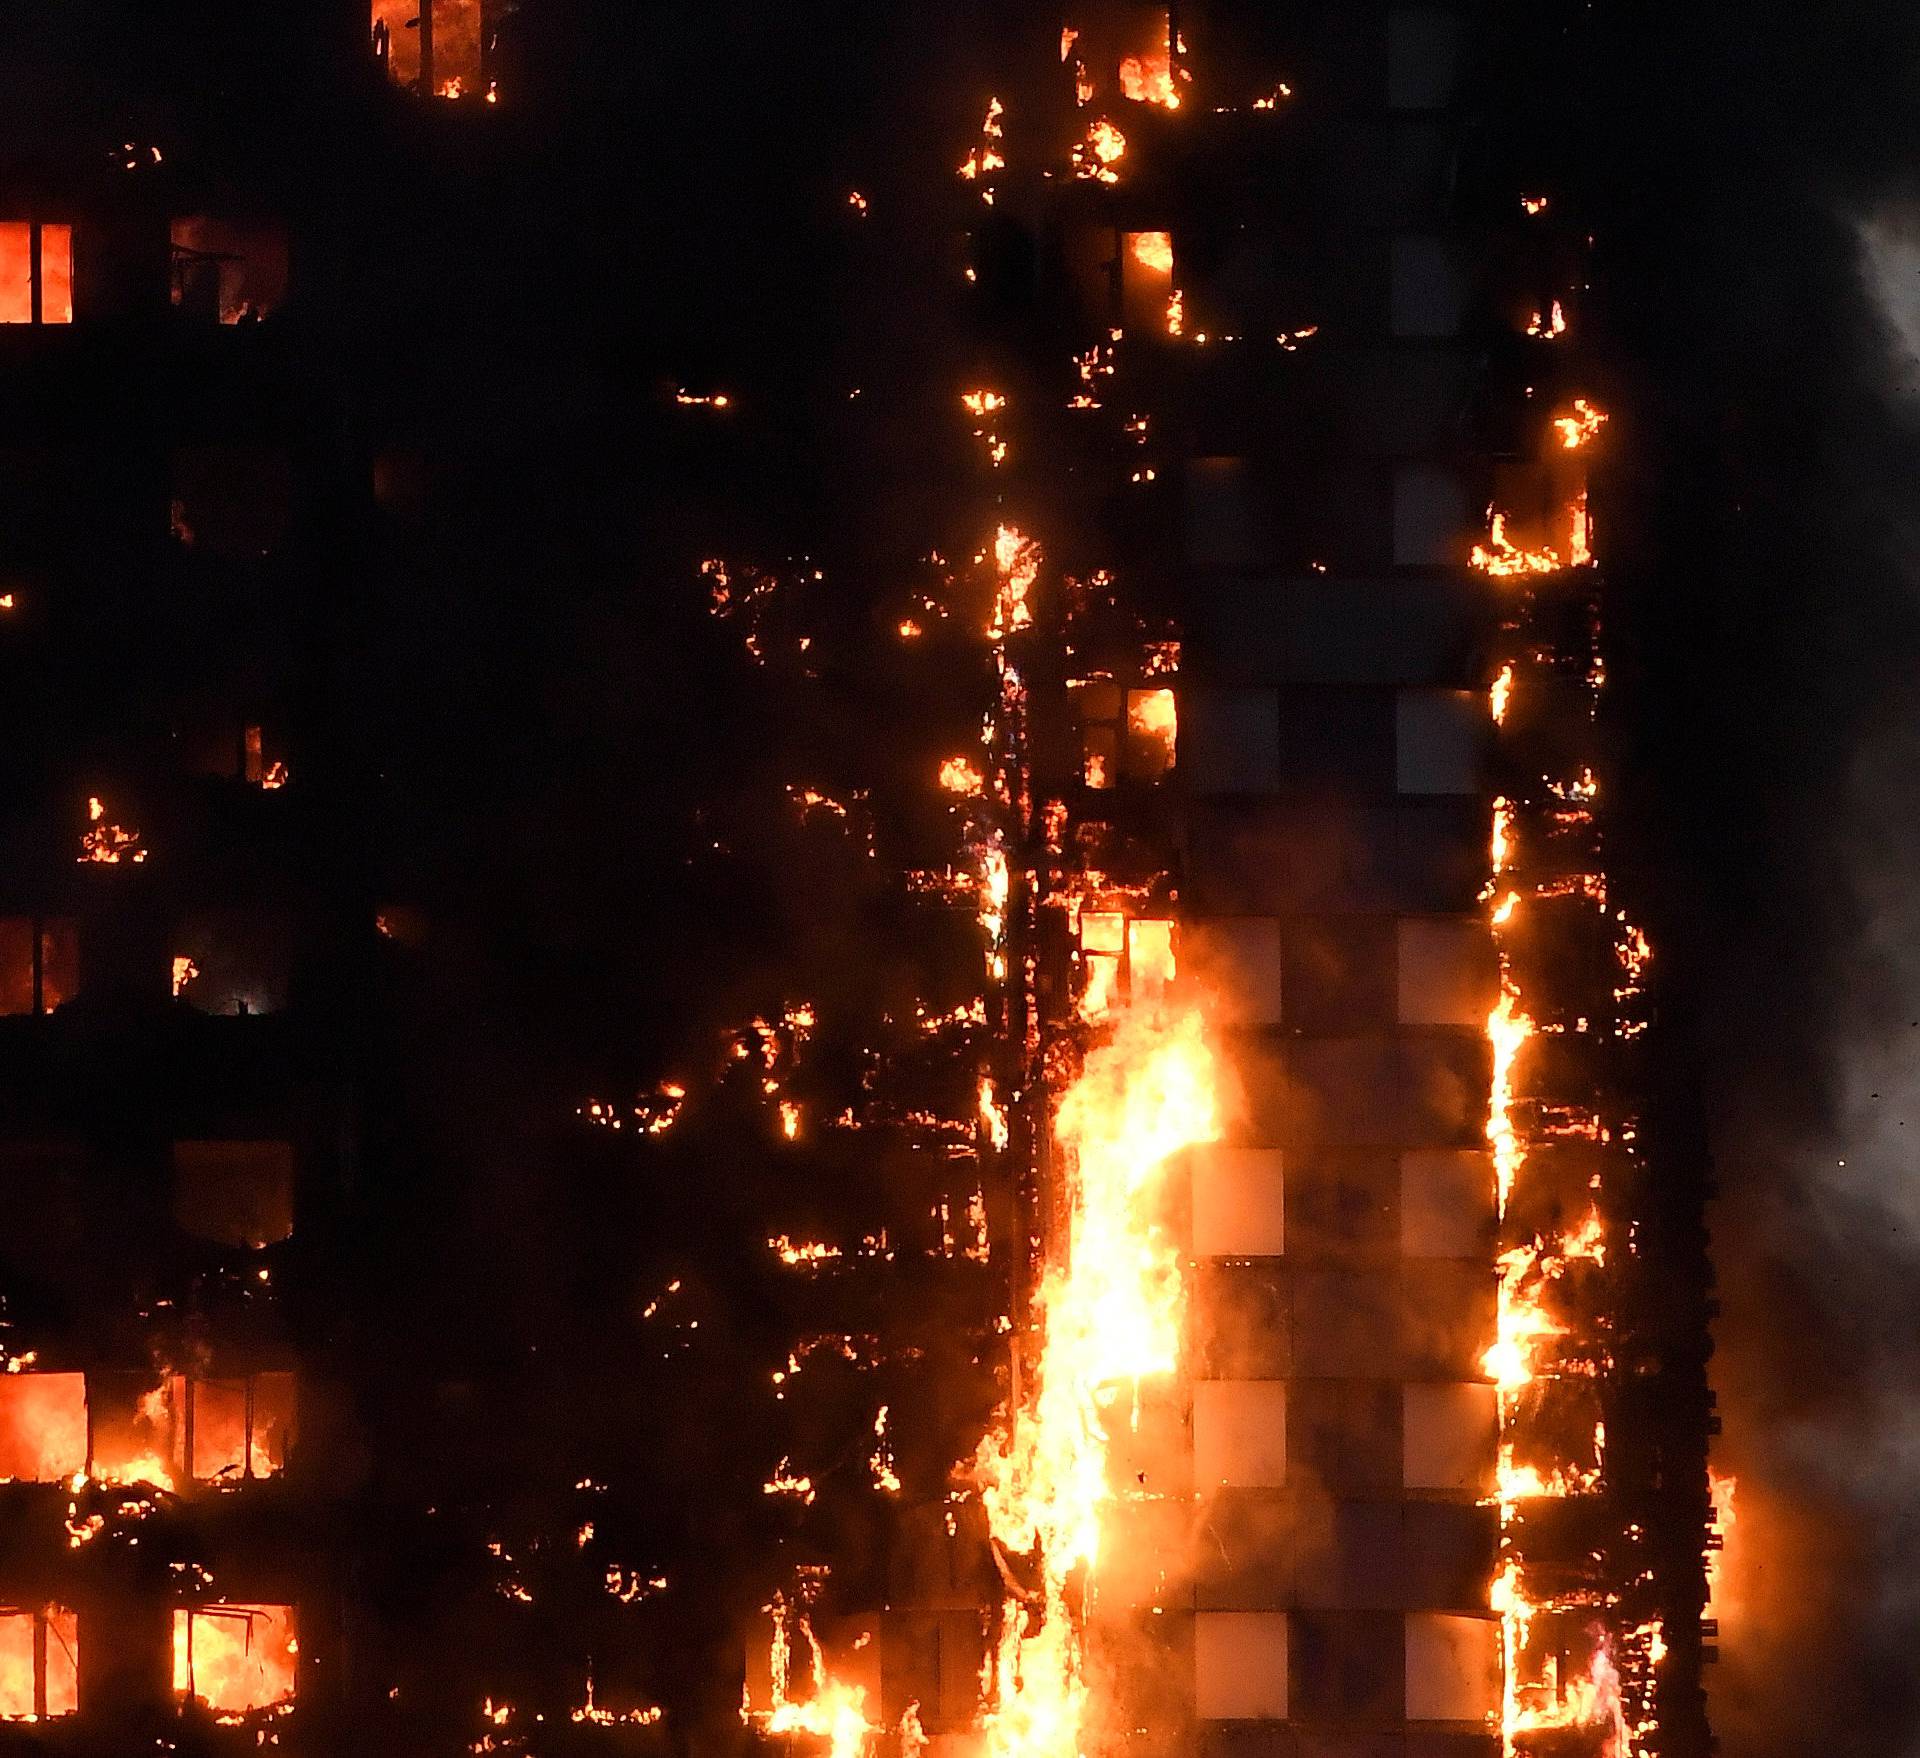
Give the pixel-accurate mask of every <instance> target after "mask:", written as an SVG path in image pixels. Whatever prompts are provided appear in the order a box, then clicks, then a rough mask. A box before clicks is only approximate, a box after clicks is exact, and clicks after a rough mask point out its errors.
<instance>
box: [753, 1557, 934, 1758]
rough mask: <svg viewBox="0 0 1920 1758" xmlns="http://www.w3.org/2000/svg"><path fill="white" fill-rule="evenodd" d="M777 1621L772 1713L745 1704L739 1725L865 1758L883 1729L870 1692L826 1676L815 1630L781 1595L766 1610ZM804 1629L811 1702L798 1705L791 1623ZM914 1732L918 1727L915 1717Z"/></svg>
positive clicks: (846, 1757) (830, 1756) (834, 1756)
mask: <svg viewBox="0 0 1920 1758" xmlns="http://www.w3.org/2000/svg"><path fill="white" fill-rule="evenodd" d="M766 1609H767V1612H768V1614H769V1615H770V1616H771V1617H772V1619H773V1644H772V1647H771V1649H770V1651H769V1653H768V1657H767V1662H768V1670H769V1672H770V1674H771V1678H772V1697H771V1701H772V1707H771V1708H769V1709H767V1710H764V1711H760V1712H754V1711H751V1710H749V1709H748V1708H747V1707H746V1706H745V1705H744V1704H743V1705H742V1706H741V1711H740V1719H741V1720H742V1721H745V1722H749V1723H752V1722H756V1721H757V1722H758V1723H759V1724H760V1725H761V1727H763V1728H764V1729H765V1730H766V1731H767V1732H768V1733H770V1734H810V1735H812V1736H813V1737H814V1738H815V1739H821V1740H825V1741H826V1742H827V1758H861V1755H862V1754H863V1753H865V1752H866V1751H867V1750H868V1747H869V1744H870V1742H871V1741H872V1740H873V1739H874V1738H875V1737H876V1736H877V1735H878V1734H879V1733H880V1731H881V1730H880V1728H879V1727H878V1726H877V1725H876V1724H875V1723H873V1722H870V1721H869V1720H868V1719H867V1691H866V1687H865V1686H864V1685H849V1684H846V1683H843V1682H842V1681H840V1680H838V1679H834V1678H830V1677H829V1676H828V1674H827V1663H826V1657H825V1656H824V1655H823V1654H822V1653H821V1652H820V1644H819V1642H818V1641H816V1640H815V1638H814V1634H813V1627H812V1625H811V1624H809V1623H808V1622H807V1618H806V1615H805V1613H791V1612H790V1611H789V1609H788V1606H787V1603H786V1601H785V1600H784V1599H783V1598H781V1597H780V1596H779V1595H778V1594H776V1595H775V1596H774V1600H773V1603H772V1604H771V1605H770V1606H768V1607H767V1608H766ZM790 1617H791V1619H792V1621H793V1622H794V1623H795V1624H797V1625H798V1626H799V1628H800V1635H801V1638H802V1639H803V1640H804V1641H805V1643H806V1645H807V1654H808V1664H807V1673H808V1682H809V1684H810V1685H811V1687H812V1689H811V1691H810V1693H809V1695H808V1696H806V1697H804V1698H801V1699H798V1700H796V1699H795V1698H794V1696H793V1693H792V1682H793V1681H792V1671H793V1639H792V1636H791V1634H790V1633H789V1631H788V1627H787V1626H788V1620H789V1618H790ZM914 1726H915V1728H916V1729H917V1728H918V1726H919V1722H918V1718H917V1717H916V1719H915V1722H914Z"/></svg>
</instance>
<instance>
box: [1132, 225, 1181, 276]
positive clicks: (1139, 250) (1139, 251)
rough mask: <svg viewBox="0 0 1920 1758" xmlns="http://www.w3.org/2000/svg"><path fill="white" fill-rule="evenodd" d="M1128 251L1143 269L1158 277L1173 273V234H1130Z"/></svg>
mask: <svg viewBox="0 0 1920 1758" xmlns="http://www.w3.org/2000/svg"><path fill="white" fill-rule="evenodd" d="M1127 249H1128V250H1129V251H1130V252H1131V253H1132V256H1133V260H1134V261H1135V262H1137V263H1138V264H1139V265H1140V266H1141V267H1142V268H1143V269H1146V270H1147V271H1149V272H1150V273H1152V274H1156V275H1170V274H1172V273H1173V234H1172V233H1171V232H1129V233H1128V234H1127Z"/></svg>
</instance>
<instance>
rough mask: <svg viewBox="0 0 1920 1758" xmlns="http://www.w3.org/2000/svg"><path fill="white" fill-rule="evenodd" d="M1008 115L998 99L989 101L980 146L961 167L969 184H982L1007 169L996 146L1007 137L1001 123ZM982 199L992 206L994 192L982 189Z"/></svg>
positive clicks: (962, 173)
mask: <svg viewBox="0 0 1920 1758" xmlns="http://www.w3.org/2000/svg"><path fill="white" fill-rule="evenodd" d="M1006 113H1007V110H1006V106H1005V105H1004V104H1002V103H1001V102H1000V100H999V99H998V98H989V99H988V100H987V114H986V119H985V120H984V121H983V122H982V123H981V124H980V144H979V145H978V146H976V147H975V148H974V149H973V150H972V151H971V152H969V153H968V154H967V156H966V159H965V160H964V161H963V162H962V164H961V165H960V175H961V176H962V177H963V178H965V179H966V181H967V182H969V183H978V182H982V181H984V180H985V179H986V178H987V176H988V175H989V174H990V173H992V172H994V171H1004V170H1005V169H1006V168H1007V161H1006V156H1005V155H1004V154H1003V153H1002V152H1001V151H1000V148H999V147H998V145H996V144H995V143H996V142H998V141H1000V140H1002V139H1004V138H1005V136H1006V128H1005V126H1004V125H1003V124H1002V123H1001V121H1000V118H1001V117H1002V116H1004V115H1005V114H1006ZM980 199H981V200H982V201H984V202H986V203H987V204H988V205H989V206H991V205H992V203H993V191H992V190H991V189H982V190H981V191H980Z"/></svg>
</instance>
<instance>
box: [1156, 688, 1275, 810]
mask: <svg viewBox="0 0 1920 1758" xmlns="http://www.w3.org/2000/svg"><path fill="white" fill-rule="evenodd" d="M1181 774H1182V776H1183V777H1184V778H1185V780H1186V784H1187V786H1188V787H1189V788H1190V789H1191V790H1192V791H1193V792H1194V793H1197V794H1270V793H1274V792H1276V791H1277V790H1278V789H1279V786H1280V697H1279V693H1278V692H1277V691H1274V690H1194V691H1190V692H1189V693H1188V696H1187V761H1186V763H1185V764H1184V765H1183V767H1182V770H1181Z"/></svg>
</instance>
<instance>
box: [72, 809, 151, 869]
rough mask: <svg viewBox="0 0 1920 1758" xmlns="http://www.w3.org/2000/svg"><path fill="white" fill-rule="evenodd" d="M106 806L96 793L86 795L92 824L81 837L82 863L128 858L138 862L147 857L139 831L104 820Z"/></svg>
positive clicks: (88, 816)
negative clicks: (126, 828) (141, 843)
mask: <svg viewBox="0 0 1920 1758" xmlns="http://www.w3.org/2000/svg"><path fill="white" fill-rule="evenodd" d="M106 817H107V808H106V805H105V803H104V802H103V801H102V800H101V799H100V797H99V796H98V795H97V794H94V795H89V796H88V799H87V822H88V823H89V824H90V825H91V826H92V828H91V829H90V830H88V831H87V832H86V834H85V835H83V836H82V837H81V838H80V854H79V857H78V859H79V861H80V864H81V865H82V866H85V865H87V864H88V863H89V862H106V863H114V862H119V861H131V862H133V863H134V864H135V865H138V864H139V863H140V862H141V861H144V860H145V859H146V858H147V851H146V850H145V849H144V848H142V847H141V845H140V832H139V831H137V830H125V829H122V828H121V826H119V825H118V824H109V823H107V822H106Z"/></svg>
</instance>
